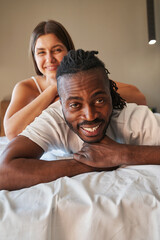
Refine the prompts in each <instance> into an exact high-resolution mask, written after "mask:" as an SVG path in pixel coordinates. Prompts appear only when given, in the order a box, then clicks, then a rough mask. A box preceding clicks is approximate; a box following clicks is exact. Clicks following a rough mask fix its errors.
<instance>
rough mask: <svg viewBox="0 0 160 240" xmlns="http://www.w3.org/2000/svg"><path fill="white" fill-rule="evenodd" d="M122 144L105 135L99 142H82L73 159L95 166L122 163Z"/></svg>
mask: <svg viewBox="0 0 160 240" xmlns="http://www.w3.org/2000/svg"><path fill="white" fill-rule="evenodd" d="M124 146H125V145H123V144H119V143H117V142H115V141H113V140H112V139H110V138H109V137H107V136H105V137H104V138H103V140H102V141H101V142H99V143H92V144H89V143H84V144H83V147H82V149H81V151H79V152H77V153H75V154H74V159H75V160H77V161H79V162H81V163H84V164H87V165H89V166H92V167H97V168H108V167H109V168H110V167H115V166H119V165H121V164H123V161H122V159H123V153H124Z"/></svg>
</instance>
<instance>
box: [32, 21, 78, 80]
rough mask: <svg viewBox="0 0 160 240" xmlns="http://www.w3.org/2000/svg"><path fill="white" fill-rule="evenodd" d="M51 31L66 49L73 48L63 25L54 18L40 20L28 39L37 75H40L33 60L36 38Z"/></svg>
mask: <svg viewBox="0 0 160 240" xmlns="http://www.w3.org/2000/svg"><path fill="white" fill-rule="evenodd" d="M49 33H53V34H55V35H56V37H57V38H58V39H59V40H60V41H61V42H62V43H63V44H64V46H65V47H66V48H67V50H68V51H70V50H71V49H75V47H74V44H73V41H72V38H71V37H70V35H69V33H68V32H67V30H66V29H65V28H64V27H63V25H62V24H61V23H59V22H57V21H54V20H48V21H43V22H40V23H39V24H38V25H37V26H36V27H35V29H34V30H33V32H32V35H31V39H30V49H31V53H32V59H33V63H34V67H35V71H36V73H37V74H38V75H42V73H41V72H40V71H39V69H38V67H37V63H36V61H35V56H34V55H35V45H36V41H37V39H38V38H39V37H40V36H42V35H45V34H49Z"/></svg>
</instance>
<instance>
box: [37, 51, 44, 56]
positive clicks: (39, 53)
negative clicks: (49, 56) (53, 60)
mask: <svg viewBox="0 0 160 240" xmlns="http://www.w3.org/2000/svg"><path fill="white" fill-rule="evenodd" d="M44 53H45V52H44V51H41V52H38V53H37V54H38V55H43V54H44Z"/></svg>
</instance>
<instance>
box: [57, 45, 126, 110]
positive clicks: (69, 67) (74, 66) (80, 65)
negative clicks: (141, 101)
mask: <svg viewBox="0 0 160 240" xmlns="http://www.w3.org/2000/svg"><path fill="white" fill-rule="evenodd" d="M95 54H98V51H84V50H82V49H78V50H70V51H69V52H68V54H67V55H66V56H64V58H63V60H62V61H61V64H60V66H59V67H58V69H57V74H56V77H57V87H58V88H59V84H58V83H59V77H61V76H63V75H67V74H74V73H78V72H81V71H87V70H89V69H93V68H102V69H104V71H105V73H106V79H107V80H109V84H110V93H111V97H112V106H113V108H114V109H123V108H124V106H125V105H126V103H125V100H124V99H123V98H121V96H120V95H119V93H117V89H118V88H117V86H116V83H115V82H114V81H112V80H110V79H109V78H108V74H109V71H108V70H107V69H106V68H105V64H104V63H103V62H102V61H101V60H100V59H99V58H98V57H96V56H95Z"/></svg>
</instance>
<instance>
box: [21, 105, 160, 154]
mask: <svg viewBox="0 0 160 240" xmlns="http://www.w3.org/2000/svg"><path fill="white" fill-rule="evenodd" d="M21 135H24V136H26V137H28V138H30V139H31V140H32V141H34V142H35V143H37V144H38V145H39V146H41V147H42V148H43V149H44V151H48V150H52V149H54V150H57V149H61V150H62V151H64V152H65V153H66V154H71V153H74V152H77V151H79V150H80V149H81V147H82V144H83V141H82V140H81V139H80V138H79V137H78V136H77V135H76V134H75V133H74V132H73V131H72V130H70V129H69V127H68V126H67V124H66V123H65V120H64V117H63V113H62V109H61V104H60V102H59V101H57V102H55V103H53V104H52V105H50V106H49V107H48V108H47V109H46V110H44V111H43V112H42V114H41V115H40V116H39V117H37V118H36V119H35V121H34V122H33V123H31V124H30V125H29V126H28V127H27V128H26V129H25V130H24V131H23V132H22V133H21ZM106 135H108V136H109V137H111V138H112V139H113V140H115V141H117V142H120V143H126V144H134V145H160V114H157V115H155V114H153V113H152V112H151V110H150V109H149V108H148V107H147V106H138V105H136V104H134V103H133V104H127V107H125V108H124V109H123V110H122V111H117V110H116V111H113V114H112V118H111V122H110V124H109V127H108V129H107V132H106Z"/></svg>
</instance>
